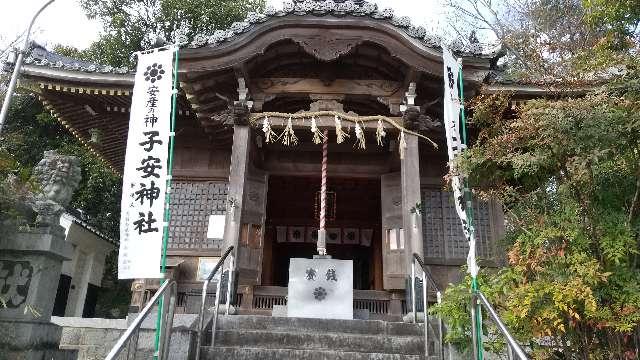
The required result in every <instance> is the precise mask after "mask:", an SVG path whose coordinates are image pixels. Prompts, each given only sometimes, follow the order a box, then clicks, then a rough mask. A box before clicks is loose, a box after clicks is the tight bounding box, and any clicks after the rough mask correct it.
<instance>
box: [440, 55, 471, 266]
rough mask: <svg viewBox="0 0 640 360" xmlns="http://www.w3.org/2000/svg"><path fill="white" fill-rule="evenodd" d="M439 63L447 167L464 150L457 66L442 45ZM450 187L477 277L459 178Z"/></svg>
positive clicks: (469, 264)
mask: <svg viewBox="0 0 640 360" xmlns="http://www.w3.org/2000/svg"><path fill="white" fill-rule="evenodd" d="M442 60H443V63H444V128H445V135H446V137H447V150H448V155H449V164H450V165H451V163H452V161H453V160H454V159H455V158H456V156H458V155H459V154H460V152H461V151H462V150H463V149H464V148H465V145H464V144H463V142H462V135H461V133H460V111H461V109H462V106H463V105H462V104H461V103H460V95H459V84H458V80H459V79H460V63H459V62H458V60H456V59H455V58H454V57H453V54H452V53H451V51H450V50H449V49H448V48H447V47H446V46H444V45H443V46H442ZM451 187H452V188H453V196H454V200H455V205H456V211H457V213H458V217H460V222H461V223H462V231H463V233H464V236H465V237H466V239H467V241H468V243H469V254H468V256H467V266H468V268H469V273H470V274H471V276H473V277H475V276H477V275H478V266H477V264H476V240H475V229H474V227H473V224H472V223H471V222H470V221H469V218H468V216H467V211H466V207H465V199H464V183H463V179H461V178H460V177H459V176H453V177H452V179H451Z"/></svg>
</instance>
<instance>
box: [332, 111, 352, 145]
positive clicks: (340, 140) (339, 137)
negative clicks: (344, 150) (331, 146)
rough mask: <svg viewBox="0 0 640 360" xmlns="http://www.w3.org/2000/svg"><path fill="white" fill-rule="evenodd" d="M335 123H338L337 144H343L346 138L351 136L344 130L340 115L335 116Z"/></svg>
mask: <svg viewBox="0 0 640 360" xmlns="http://www.w3.org/2000/svg"><path fill="white" fill-rule="evenodd" d="M335 122H336V143H337V144H342V143H343V142H344V138H345V137H349V134H347V133H346V132H344V130H342V120H340V118H339V117H338V115H336V116H335Z"/></svg>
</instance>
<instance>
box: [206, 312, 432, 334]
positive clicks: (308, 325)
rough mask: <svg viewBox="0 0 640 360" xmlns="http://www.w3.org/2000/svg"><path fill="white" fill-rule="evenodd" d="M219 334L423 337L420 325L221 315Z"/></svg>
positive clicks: (378, 321) (377, 321) (371, 321)
mask: <svg viewBox="0 0 640 360" xmlns="http://www.w3.org/2000/svg"><path fill="white" fill-rule="evenodd" d="M217 328H218V330H256V331H257V330H268V331H284V332H286V331H288V330H291V331H292V332H297V333H300V332H303V333H321V334H327V333H333V334H359V335H392V336H422V335H423V330H422V329H423V328H422V325H421V324H409V323H401V322H386V321H381V320H335V319H308V318H287V317H271V316H256V315H229V316H226V315H221V316H219V317H218V326H217Z"/></svg>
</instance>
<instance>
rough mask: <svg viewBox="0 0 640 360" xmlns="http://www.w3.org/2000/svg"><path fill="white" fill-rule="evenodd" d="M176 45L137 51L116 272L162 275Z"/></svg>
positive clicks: (128, 276)
mask: <svg viewBox="0 0 640 360" xmlns="http://www.w3.org/2000/svg"><path fill="white" fill-rule="evenodd" d="M173 54H174V51H173V50H171V49H169V50H165V51H159V52H153V53H149V54H139V55H138V67H137V70H136V76H135V83H134V87H133V98H132V101H131V117H130V120H129V134H128V137H127V153H126V157H125V165H124V174H123V176H122V203H121V209H122V215H121V218H120V254H119V258H118V278H119V279H133V278H160V277H162V275H161V274H160V260H161V253H162V236H163V231H164V226H163V220H164V204H165V193H166V185H167V157H168V152H169V150H168V149H169V129H170V124H169V122H170V115H171V89H172V73H173V72H172V68H173Z"/></svg>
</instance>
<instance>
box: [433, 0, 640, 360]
mask: <svg viewBox="0 0 640 360" xmlns="http://www.w3.org/2000/svg"><path fill="white" fill-rule="evenodd" d="M462 1H463V2H466V3H469V4H473V6H471V7H468V8H466V9H465V11H466V12H465V11H462V12H461V13H462V15H463V16H467V17H468V18H469V19H471V21H475V23H476V24H481V23H485V24H489V25H490V26H488V27H489V28H490V31H494V32H495V33H496V37H497V38H498V39H500V40H502V41H503V43H504V44H505V47H506V48H507V51H508V55H507V57H506V66H507V73H508V75H509V76H511V77H512V78H514V79H516V80H518V81H524V82H528V83H529V84H531V83H533V84H534V85H539V86H541V87H545V86H548V85H553V86H554V87H557V88H566V89H567V90H572V89H574V90H575V89H576V88H580V89H582V90H581V91H579V92H568V93H565V94H564V95H562V96H560V97H559V98H551V97H549V98H541V99H537V100H532V101H529V102H527V104H526V105H524V106H522V107H519V108H513V107H512V106H511V95H510V94H499V95H492V96H481V97H480V98H477V99H475V100H474V102H473V103H471V104H467V105H468V108H469V109H470V113H471V119H470V121H471V123H472V126H474V127H476V128H477V129H478V131H479V133H478V135H477V138H476V139H474V143H473V144H472V147H471V148H470V149H469V150H468V151H466V152H465V154H464V156H463V157H462V158H460V159H459V160H458V162H457V163H456V166H455V167H454V168H455V169H456V171H458V172H460V173H462V174H463V175H465V176H467V177H468V178H469V181H470V183H471V185H472V187H473V189H474V194H475V196H479V197H481V198H495V199H498V200H500V201H501V202H502V203H503V204H504V209H505V212H506V224H507V235H506V237H505V239H504V241H503V242H504V246H505V253H506V261H507V264H508V266H505V267H503V268H498V269H491V268H484V269H483V271H481V273H480V279H479V280H480V288H481V290H482V291H483V292H484V293H485V294H486V295H487V297H488V298H489V299H490V300H491V302H492V303H493V304H494V305H495V307H496V308H497V309H498V312H499V313H500V315H501V317H502V318H503V319H504V320H505V322H506V323H507V326H508V327H509V328H510V329H511V330H512V331H513V332H514V333H515V335H516V336H517V337H518V339H519V340H520V342H521V343H523V344H524V345H525V346H527V347H528V349H529V350H530V352H531V353H532V355H533V357H534V358H539V359H553V358H562V359H637V356H638V354H637V349H638V347H639V346H640V262H639V261H638V260H640V258H639V257H640V254H639V251H640V218H639V215H640V161H639V160H640V147H639V141H640V116H639V115H638V114H640V113H639V112H638V110H640V76H639V74H640V72H639V69H640V67H639V63H640V59H638V57H637V52H638V48H639V47H638V41H637V40H638V39H637V36H634V34H636V33H637V24H638V15H637V12H638V10H637V9H636V8H634V9H630V8H629V7H632V5H631V4H630V2H624V1H611V2H608V1H607V2H605V1H585V2H582V1H577V0H531V1H529V0H514V1H506V2H504V3H503V5H504V8H502V7H496V6H495V2H491V1H488V0H462ZM458 3H459V2H458ZM492 6H493V8H491V7H492ZM488 8H491V9H490V10H487V9H488ZM585 88H586V89H587V90H586V91H585V90H584V89H585ZM444 299H445V301H444V303H443V304H442V305H440V306H438V307H437V308H436V310H435V311H436V312H438V313H440V314H441V315H443V316H444V317H445V319H446V321H447V324H448V327H449V333H448V336H447V337H448V341H450V342H452V343H454V344H456V345H457V346H458V347H461V348H465V347H468V346H469V342H470V338H469V336H470V320H469V319H470V317H469V312H468V304H469V300H470V293H469V286H468V279H467V282H466V283H462V284H459V285H456V286H452V287H450V288H449V289H448V290H447V292H446V294H445V296H444ZM484 325H485V328H484V332H485V335H486V336H487V338H486V339H487V340H488V344H487V347H488V348H489V349H492V350H496V349H499V348H500V347H501V346H504V340H503V338H502V337H501V336H500V335H499V333H498V331H497V329H496V328H495V326H494V324H492V323H491V321H486V322H485V324H484Z"/></svg>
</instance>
